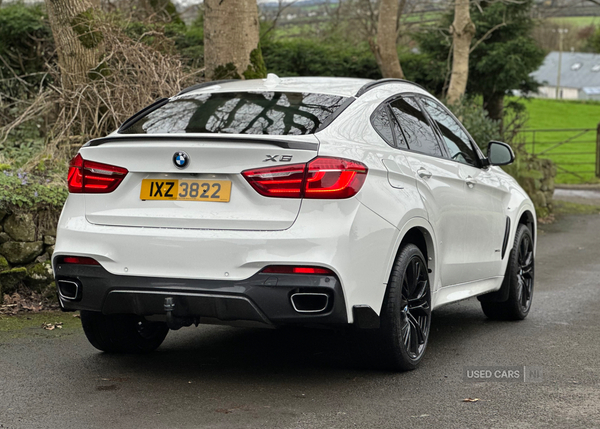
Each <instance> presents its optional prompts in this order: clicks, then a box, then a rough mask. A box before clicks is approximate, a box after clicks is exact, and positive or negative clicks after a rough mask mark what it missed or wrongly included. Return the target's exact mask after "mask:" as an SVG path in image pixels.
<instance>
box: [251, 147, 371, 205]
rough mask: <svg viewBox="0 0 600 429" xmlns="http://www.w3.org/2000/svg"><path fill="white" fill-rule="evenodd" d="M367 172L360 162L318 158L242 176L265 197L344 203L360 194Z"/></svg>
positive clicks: (257, 170) (261, 169)
mask: <svg viewBox="0 0 600 429" xmlns="http://www.w3.org/2000/svg"><path fill="white" fill-rule="evenodd" d="M367 171H368V169H367V166H366V165H364V164H362V163H360V162H357V161H351V160H348V159H343V158H329V157H318V158H315V159H313V160H312V161H310V162H309V163H308V164H292V165H285V166H281V167H267V168H260V169H256V170H246V171H243V172H242V175H243V176H244V178H245V179H246V180H247V181H248V183H250V185H251V186H252V187H253V188H254V189H255V190H256V191H257V192H258V193H259V194H261V195H264V196H265V197H276V198H318V199H342V198H350V197H352V196H354V195H356V193H358V191H359V190H360V188H361V187H362V185H363V183H364V182H365V179H366V177H367Z"/></svg>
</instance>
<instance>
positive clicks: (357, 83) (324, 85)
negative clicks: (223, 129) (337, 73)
mask: <svg viewBox="0 0 600 429" xmlns="http://www.w3.org/2000/svg"><path fill="white" fill-rule="evenodd" d="M373 89H376V91H372V90H373ZM238 91H241V92H247V91H277V92H312V93H317V94H330V95H338V96H342V97H353V98H359V97H361V96H363V95H365V94H366V93H375V94H377V95H375V94H373V95H375V96H376V97H382V96H383V97H387V96H389V95H393V94H395V93H401V92H418V93H424V94H427V95H431V94H429V93H428V92H427V91H426V90H425V89H424V88H423V87H422V86H420V85H418V84H416V83H414V82H410V81H407V80H404V79H395V78H387V79H379V80H373V79H361V78H352V77H306V76H302V77H300V76H298V77H279V76H277V75H276V74H273V73H269V74H268V76H267V78H266V79H250V80H241V79H231V80H219V81H212V82H203V83H199V84H196V85H193V86H190V87H189V88H185V89H184V90H182V91H181V92H180V93H179V94H177V96H180V95H184V94H190V95H193V94H203V93H212V92H238ZM369 98H371V97H369Z"/></svg>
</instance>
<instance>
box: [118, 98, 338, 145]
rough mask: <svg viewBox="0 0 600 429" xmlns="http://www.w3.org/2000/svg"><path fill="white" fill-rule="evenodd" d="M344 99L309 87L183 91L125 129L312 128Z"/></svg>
mask: <svg viewBox="0 0 600 429" xmlns="http://www.w3.org/2000/svg"><path fill="white" fill-rule="evenodd" d="M345 100H346V98H345V97H340V96H337V95H327V94H313V93H307V92H220V93H212V94H196V95H185V96H182V97H179V98H176V99H174V100H171V101H169V102H168V103H167V104H165V105H163V106H161V107H159V108H158V109H156V110H154V111H152V112H150V113H148V114H147V115H145V116H143V117H142V118H140V119H138V120H137V121H136V122H134V123H133V124H132V125H130V126H128V127H127V128H125V129H124V130H121V131H120V133H121V134H169V133H175V134H184V133H224V134H268V135H290V134H291V135H302V134H312V133H314V132H315V131H316V130H317V129H318V128H319V126H320V125H321V124H323V122H324V121H325V120H326V119H327V118H328V117H329V116H330V115H331V114H332V113H333V112H335V111H336V110H337V109H338V108H339V107H340V106H341V105H342V104H343V103H344V101H345Z"/></svg>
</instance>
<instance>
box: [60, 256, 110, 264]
mask: <svg viewBox="0 0 600 429" xmlns="http://www.w3.org/2000/svg"><path fill="white" fill-rule="evenodd" d="M58 263H59V264H75V265H100V263H99V262H98V261H96V260H95V259H93V258H87V257H85V256H62V257H61V258H60V259H59V262H58Z"/></svg>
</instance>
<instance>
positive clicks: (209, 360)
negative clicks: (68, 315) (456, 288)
mask: <svg viewBox="0 0 600 429" xmlns="http://www.w3.org/2000/svg"><path fill="white" fill-rule="evenodd" d="M509 323H510V322H509ZM505 326H506V322H493V321H490V320H488V319H486V318H485V316H484V315H483V313H482V311H481V309H480V307H479V304H478V303H477V301H476V300H467V301H465V302H461V303H457V304H451V305H448V306H445V307H443V308H442V309H439V310H436V311H435V312H434V315H433V319H432V332H431V335H430V340H429V344H428V349H427V352H426V356H425V358H424V361H423V363H422V365H421V367H420V368H419V370H418V371H416V372H409V373H403V374H401V375H403V376H404V375H406V376H408V375H410V374H416V373H419V374H426V373H428V372H431V371H433V372H435V371H436V369H435V368H436V365H437V362H447V361H448V356H449V355H455V354H457V351H458V352H460V351H461V349H465V351H466V349H468V348H469V347H471V345H470V341H471V338H472V337H474V336H475V337H479V338H481V337H485V336H487V337H489V338H493V337H494V334H495V333H496V332H498V331H502V330H504V329H505ZM374 337H375V332H374V331H370V330H363V331H357V330H340V331H334V330H328V329H322V330H321V329H308V328H282V329H250V328H231V327H225V326H202V325H201V326H200V327H198V328H193V327H192V328H183V329H181V330H179V331H173V332H171V333H170V334H169V336H167V340H166V341H165V343H164V344H163V345H162V346H161V347H160V348H159V349H158V350H157V351H155V352H154V353H150V354H144V355H115V354H107V353H97V354H96V355H94V356H93V357H91V359H92V361H93V362H94V364H95V365H98V366H100V367H105V366H106V367H110V369H111V371H116V372H128V373H131V372H134V373H135V372H138V371H139V372H140V373H143V374H152V375H153V376H155V377H159V378H160V377H165V378H168V379H171V380H172V379H173V378H181V379H186V380H187V379H190V380H202V379H203V380H206V381H209V380H211V379H221V380H222V379H224V378H225V379H231V380H234V379H235V380H236V381H237V382H250V383H252V382H257V381H258V380H261V381H264V380H266V379H271V378H273V377H277V379H278V380H281V378H282V377H283V378H284V379H285V378H286V377H287V378H290V377H291V378H297V377H307V379H312V380H315V374H325V373H326V374H327V377H326V378H325V379H324V380H327V379H329V380H331V379H332V378H335V377H336V376H342V377H348V376H349V375H350V376H361V375H367V374H369V376H370V377H371V376H376V375H377V374H380V375H382V376H387V375H389V374H390V372H389V371H387V370H386V369H385V368H383V367H381V365H380V364H379V359H378V358H379V357H380V351H379V349H378V347H377V344H376V341H375V338H374Z"/></svg>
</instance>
